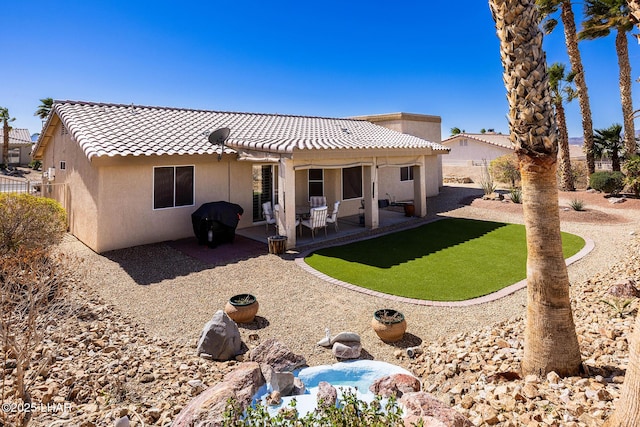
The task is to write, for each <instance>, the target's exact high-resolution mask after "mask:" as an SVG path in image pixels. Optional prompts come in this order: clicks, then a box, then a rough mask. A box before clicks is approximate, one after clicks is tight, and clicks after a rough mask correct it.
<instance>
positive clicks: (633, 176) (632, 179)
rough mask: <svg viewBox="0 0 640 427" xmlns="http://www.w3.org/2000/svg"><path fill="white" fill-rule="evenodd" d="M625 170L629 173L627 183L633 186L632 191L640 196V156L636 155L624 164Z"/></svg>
mask: <svg viewBox="0 0 640 427" xmlns="http://www.w3.org/2000/svg"><path fill="white" fill-rule="evenodd" d="M624 171H625V173H626V174H627V178H626V184H627V185H628V186H629V187H631V191H633V193H634V194H635V195H636V197H638V196H640V156H634V157H632V158H630V159H629V160H627V162H626V163H625V164H624Z"/></svg>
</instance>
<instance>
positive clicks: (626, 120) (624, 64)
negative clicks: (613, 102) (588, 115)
mask: <svg viewBox="0 0 640 427" xmlns="http://www.w3.org/2000/svg"><path fill="white" fill-rule="evenodd" d="M616 53H617V54H618V66H619V68H620V100H621V101H622V118H623V124H624V148H625V153H626V154H625V157H627V158H630V157H631V156H633V155H634V154H635V153H636V138H635V134H636V130H635V125H634V123H633V100H632V99H631V64H629V46H628V42H627V34H626V33H625V32H624V31H620V30H618V31H617V33H616Z"/></svg>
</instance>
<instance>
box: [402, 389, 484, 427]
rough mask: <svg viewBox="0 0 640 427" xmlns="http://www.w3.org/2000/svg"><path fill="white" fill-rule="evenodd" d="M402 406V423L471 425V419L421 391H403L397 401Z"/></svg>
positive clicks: (456, 426) (453, 426)
mask: <svg viewBox="0 0 640 427" xmlns="http://www.w3.org/2000/svg"><path fill="white" fill-rule="evenodd" d="M398 402H399V403H400V404H401V405H403V407H404V413H405V416H404V424H405V425H407V426H408V425H412V424H411V423H416V424H418V422H419V421H422V422H423V423H424V425H425V426H447V427H473V424H472V423H471V421H469V420H468V419H467V418H465V417H464V416H463V415H462V414H460V413H459V412H456V411H455V410H453V409H451V408H450V407H448V406H447V405H446V404H444V403H442V402H441V401H439V400H438V399H436V398H435V397H433V396H432V395H430V394H429V393H425V392H423V391H419V392H415V393H405V394H404V395H403V396H402V397H401V398H400V400H399V401H398Z"/></svg>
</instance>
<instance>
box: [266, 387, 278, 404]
mask: <svg viewBox="0 0 640 427" xmlns="http://www.w3.org/2000/svg"><path fill="white" fill-rule="evenodd" d="M281 403H282V395H281V394H280V392H279V391H277V390H274V391H272V392H271V393H269V396H267V405H269V406H278V405H279V404H281Z"/></svg>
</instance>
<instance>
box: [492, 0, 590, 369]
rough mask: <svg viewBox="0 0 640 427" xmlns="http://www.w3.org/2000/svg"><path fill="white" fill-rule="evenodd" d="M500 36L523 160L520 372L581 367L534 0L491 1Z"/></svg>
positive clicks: (554, 141)
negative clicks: (523, 270)
mask: <svg viewBox="0 0 640 427" xmlns="http://www.w3.org/2000/svg"><path fill="white" fill-rule="evenodd" d="M489 6H490V8H491V12H492V15H493V19H494V20H495V22H496V29H497V33H498V38H499V39H500V56H501V59H502V64H503V67H504V73H503V80H504V82H505V86H506V89H507V99H508V101H509V116H508V117H509V128H510V131H511V141H512V143H513V145H514V147H515V152H516V154H517V156H518V161H519V163H520V173H521V174H522V193H523V195H522V201H523V210H524V222H525V228H526V238H527V251H528V255H527V292H528V294H527V299H528V302H527V320H526V326H525V337H524V355H523V359H522V366H521V369H522V373H523V374H524V375H528V374H534V375H538V376H542V375H545V374H547V373H548V372H551V371H555V372H557V373H558V374H559V375H562V376H566V375H577V374H578V373H580V371H581V370H582V359H581V356H580V348H579V346H578V337H577V335H576V329H575V324H574V322H573V314H572V311H571V301H570V299H569V276H568V274H567V266H566V264H565V261H564V257H563V256H562V241H561V238H560V215H559V203H558V187H557V182H556V179H557V178H556V165H557V161H558V157H557V154H558V140H557V138H558V137H557V133H556V128H555V120H554V117H553V108H552V106H551V96H550V94H549V82H548V77H547V68H546V59H545V54H544V51H543V50H542V32H541V30H540V28H539V27H538V23H539V22H540V19H539V15H538V10H537V8H536V5H535V0H489Z"/></svg>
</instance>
